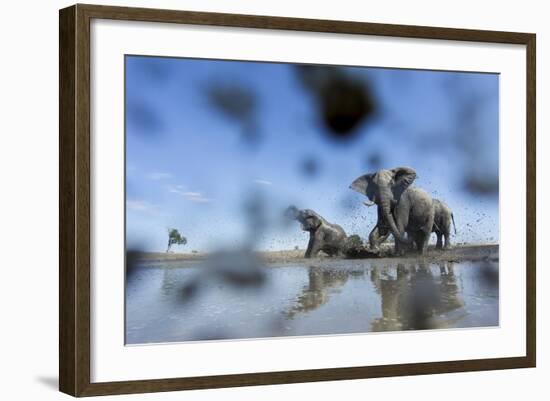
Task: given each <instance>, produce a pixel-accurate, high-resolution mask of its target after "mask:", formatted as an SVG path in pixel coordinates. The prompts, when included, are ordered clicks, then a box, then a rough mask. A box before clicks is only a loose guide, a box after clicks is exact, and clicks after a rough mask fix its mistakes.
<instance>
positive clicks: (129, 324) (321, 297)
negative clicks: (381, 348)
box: [126, 260, 499, 344]
mask: <svg viewBox="0 0 550 401" xmlns="http://www.w3.org/2000/svg"><path fill="white" fill-rule="evenodd" d="M498 297H499V291H498V262H496V263H495V262H492V263H490V262H460V263H454V262H441V263H418V262H415V261H411V262H410V263H403V264H397V265H393V266H392V265H388V266H384V265H380V263H373V262H370V261H365V260H361V261H351V260H344V261H342V260H338V261H328V262H323V263H322V264H321V263H313V264H311V265H300V264H296V265H288V264H287V265H270V266H268V267H262V268H261V269H258V270H257V271H255V272H254V274H252V275H248V276H247V275H244V276H241V275H235V274H233V273H231V274H228V273H227V272H225V273H224V274H211V272H208V273H206V272H205V267H204V266H202V265H201V264H200V263H199V262H164V263H162V262H155V263H152V262H151V263H146V264H141V265H140V267H139V268H137V269H135V271H133V272H132V274H131V276H128V278H127V288H126V343H127V344H142V343H161V342H176V341H196V340H215V339H239V338H260V337H279V336H301V335H324V334H343V333H365V332H376V331H400V330H419V329H442V328H463V327H487V326H496V325H498V316H499V309H498V308H499V298H498Z"/></svg>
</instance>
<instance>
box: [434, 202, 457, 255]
mask: <svg viewBox="0 0 550 401" xmlns="http://www.w3.org/2000/svg"><path fill="white" fill-rule="evenodd" d="M433 203H434V225H433V229H432V232H434V233H435V234H436V235H437V244H436V246H435V247H436V248H437V249H441V248H443V241H442V237H444V238H445V246H444V248H445V249H448V248H450V247H451V222H452V223H453V227H454V231H455V235H456V225H455V218H454V215H453V212H452V210H451V209H450V208H449V206H447V205H446V204H445V203H444V202H442V201H440V200H439V199H434V200H433Z"/></svg>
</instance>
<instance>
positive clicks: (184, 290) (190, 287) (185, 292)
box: [181, 280, 200, 302]
mask: <svg viewBox="0 0 550 401" xmlns="http://www.w3.org/2000/svg"><path fill="white" fill-rule="evenodd" d="M199 289H200V283H199V281H198V280H193V281H190V282H188V283H186V284H184V285H183V286H182V287H181V297H182V302H189V301H191V300H192V299H194V298H195V297H196V296H197V295H198V294H199Z"/></svg>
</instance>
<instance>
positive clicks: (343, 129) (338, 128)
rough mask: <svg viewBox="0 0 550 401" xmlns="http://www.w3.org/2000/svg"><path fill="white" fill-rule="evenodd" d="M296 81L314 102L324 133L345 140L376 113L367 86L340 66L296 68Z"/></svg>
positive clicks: (298, 66) (353, 134)
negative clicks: (299, 82)
mask: <svg viewBox="0 0 550 401" xmlns="http://www.w3.org/2000/svg"><path fill="white" fill-rule="evenodd" d="M295 69H296V74H297V76H298V79H299V80H300V81H301V83H302V85H303V86H304V88H305V89H306V90H307V91H308V92H310V93H311V94H312V95H313V96H314V98H315V101H316V103H317V107H318V112H319V118H320V120H321V121H322V122H323V124H324V126H325V127H326V129H327V132H328V133H329V134H330V135H331V136H332V137H333V138H336V139H339V140H347V139H351V138H353V137H354V136H355V135H356V134H357V130H356V128H357V127H358V126H359V125H360V124H361V123H362V122H363V121H364V120H365V119H367V118H369V117H370V116H372V114H373V113H374V110H375V100H374V98H373V95H372V92H371V90H370V88H369V87H368V85H367V83H366V82H365V81H363V80H361V79H359V78H356V77H353V76H351V75H350V74H347V73H346V72H344V70H343V69H342V68H339V67H329V66H317V65H297V66H295Z"/></svg>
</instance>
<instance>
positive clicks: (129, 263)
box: [126, 247, 144, 282]
mask: <svg viewBox="0 0 550 401" xmlns="http://www.w3.org/2000/svg"><path fill="white" fill-rule="evenodd" d="M143 253H144V252H143V250H141V249H140V248H139V247H134V248H128V249H126V282H128V281H130V280H132V279H133V278H134V276H135V273H136V271H137V270H138V269H139V260H140V258H141V256H142V255H143Z"/></svg>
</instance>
